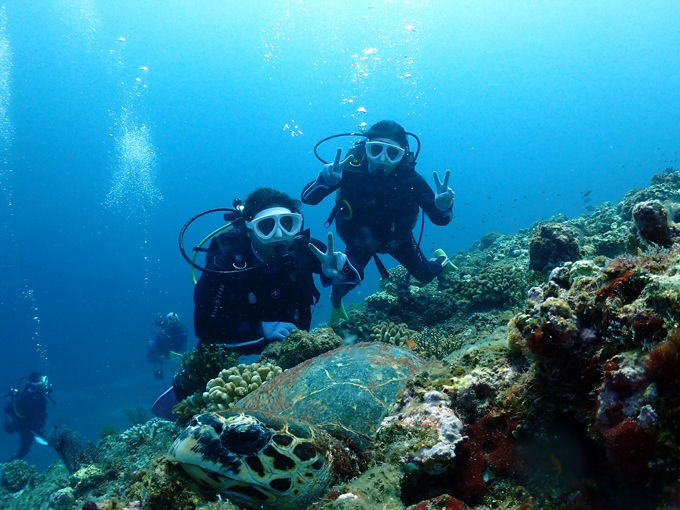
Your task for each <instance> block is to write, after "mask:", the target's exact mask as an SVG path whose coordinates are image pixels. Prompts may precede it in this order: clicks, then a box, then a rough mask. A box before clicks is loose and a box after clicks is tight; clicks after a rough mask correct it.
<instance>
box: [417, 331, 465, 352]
mask: <svg viewBox="0 0 680 510" xmlns="http://www.w3.org/2000/svg"><path fill="white" fill-rule="evenodd" d="M413 339H414V340H415V343H416V345H417V347H418V350H419V351H420V353H421V354H422V355H425V356H434V357H435V358H437V359H442V358H444V357H446V356H448V355H449V354H451V353H452V352H454V351H457V350H458V349H460V348H461V347H462V346H463V339H462V338H460V337H457V336H455V335H452V334H450V333H448V332H446V331H445V330H443V329H442V328H438V327H434V328H428V327H427V326H426V327H424V328H423V329H422V330H421V331H420V332H418V333H416V334H415V335H414V336H413Z"/></svg>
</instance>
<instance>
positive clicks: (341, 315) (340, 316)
mask: <svg viewBox="0 0 680 510" xmlns="http://www.w3.org/2000/svg"><path fill="white" fill-rule="evenodd" d="M347 319H349V317H347V312H346V311H345V307H344V306H343V305H342V301H340V306H339V307H338V308H335V307H334V306H333V305H332V304H331V319H330V321H329V322H330V323H331V326H335V325H336V324H339V323H340V321H341V320H342V321H346V320H347Z"/></svg>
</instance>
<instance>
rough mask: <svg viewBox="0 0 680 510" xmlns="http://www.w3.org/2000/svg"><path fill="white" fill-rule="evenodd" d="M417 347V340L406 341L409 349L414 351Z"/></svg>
mask: <svg viewBox="0 0 680 510" xmlns="http://www.w3.org/2000/svg"><path fill="white" fill-rule="evenodd" d="M417 345H418V344H417V343H416V342H415V340H411V339H410V338H409V339H408V340H406V347H408V348H409V349H413V348H414V347H416V346H417Z"/></svg>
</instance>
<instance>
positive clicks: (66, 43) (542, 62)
mask: <svg viewBox="0 0 680 510" xmlns="http://www.w3.org/2000/svg"><path fill="white" fill-rule="evenodd" d="M258 4H259V5H258ZM679 32H680V9H679V8H678V6H677V2H674V1H670V0H669V1H663V0H650V1H648V2H644V3H640V2H634V1H631V0H619V1H612V0H602V1H598V2H592V1H585V0H583V1H581V0H569V1H551V2H539V1H527V0H510V1H508V0H503V1H500V0H498V1H491V0H486V1H479V0H474V1H472V0H470V1H457V0H441V1H435V0H433V1H427V0H413V1H410V2H404V1H397V0H395V1H386V2H385V1H375V2H371V1H367V2H364V1H359V0H351V1H350V0H347V1H341V0H326V1H323V2H322V1H304V2H303V1H292V0H291V1H281V0H268V1H266V2H250V3H243V2H234V1H229V0H204V1H201V2H183V1H182V2H180V1H177V0H163V1H159V0H147V1H144V2H138V1H130V0H125V1H118V2H103V1H99V0H57V1H54V0H53V1H46V0H45V1H40V0H21V1H19V0H12V1H10V2H9V3H6V4H4V7H2V9H1V10H0V183H1V185H0V198H1V199H2V201H1V202H0V218H1V219H2V226H1V228H0V256H1V257H2V258H1V259H0V264H1V267H2V270H3V277H2V279H1V281H0V325H1V326H2V330H3V334H2V340H1V341H2V348H3V356H2V357H0V374H2V376H1V377H2V384H4V385H5V387H7V388H9V387H11V386H13V385H14V384H15V383H16V381H17V380H18V379H19V378H20V377H21V376H23V375H26V374H28V373H29V372H31V371H33V370H41V371H44V372H46V373H48V374H49V376H50V379H51V381H52V382H53V384H54V387H55V391H54V397H55V399H56V400H57V402H58V404H57V405H51V404H50V406H49V408H48V411H49V418H48V427H49V426H51V425H52V424H54V423H55V422H57V423H60V424H67V425H69V426H71V427H72V428H74V429H76V430H78V431H80V432H81V433H83V434H85V435H86V436H87V437H88V438H89V439H91V440H95V441H96V440H97V439H98V431H99V429H100V428H101V426H102V425H104V424H106V423H115V424H117V425H118V426H119V428H123V427H125V426H127V425H129V424H128V423H127V422H126V417H125V413H124V410H125V408H126V407H134V405H136V404H142V405H145V406H147V407H148V406H149V405H150V403H151V402H152V401H153V398H154V396H155V395H157V394H158V393H160V392H161V391H162V390H163V389H164V388H165V387H166V386H167V385H168V380H167V379H166V380H165V381H156V380H155V379H153V377H152V375H151V374H152V372H153V370H154V368H153V367H152V366H151V365H148V364H147V363H146V360H145V349H146V343H147V341H148V340H149V339H150V338H151V333H150V332H149V326H150V324H151V322H152V321H153V320H154V319H155V318H156V317H157V316H158V314H161V313H162V314H165V313H167V312H168V311H175V312H177V313H178V314H179V316H180V319H181V320H182V321H183V322H184V323H185V324H187V325H188V326H190V329H192V328H191V326H192V319H191V317H192V312H193V302H192V287H193V284H192V282H191V279H190V275H189V270H188V265H187V264H186V263H185V262H184V260H183V259H182V257H181V255H180V253H179V250H178V249H177V237H178V234H179V231H180V228H181V227H182V225H183V224H184V223H185V222H186V221H187V220H188V219H189V218H190V217H192V216H193V215H194V214H197V213H198V212H200V211H203V210H205V209H208V208H212V207H228V206H230V205H231V202H232V200H233V199H234V198H237V197H241V198H245V196H246V195H247V194H248V193H249V192H250V191H251V190H253V189H255V188H257V187H259V186H263V185H266V186H273V187H276V188H279V189H281V190H283V191H286V192H288V193H289V194H291V195H294V196H299V193H300V191H301V189H302V187H303V185H304V184H305V183H306V182H308V181H310V180H312V179H313V178H314V177H315V175H316V174H317V172H318V171H319V169H320V164H319V162H318V161H316V160H315V158H314V156H313V154H312V149H313V146H314V144H315V143H316V142H317V141H318V140H320V139H321V138H323V137H326V136H330V135H332V134H335V133H341V132H348V131H353V130H357V129H358V125H359V123H361V122H366V123H367V124H368V125H371V124H372V123H374V122H377V121H379V120H382V119H392V120H396V121H398V122H400V123H402V124H403V125H404V126H405V127H406V129H407V130H408V131H412V132H414V133H416V134H417V135H418V136H419V137H420V139H421V140H422V153H421V154H420V157H419V159H418V170H419V171H420V172H421V173H422V174H423V175H424V176H425V177H426V179H427V180H428V181H430V182H432V177H431V173H432V171H433V170H436V171H438V172H442V171H444V170H445V169H447V168H450V169H451V171H452V176H451V186H452V187H453V189H454V191H455V193H456V206H455V220H454V222H453V223H452V224H451V225H449V226H448V227H444V228H442V227H434V226H432V225H429V224H427V225H426V227H425V234H426V236H427V237H426V238H424V241H423V247H424V249H425V251H429V250H433V249H434V248H435V247H442V248H444V249H445V250H446V251H447V252H448V253H455V252H456V251H458V250H461V249H466V248H467V247H469V246H470V244H471V243H472V242H473V241H474V240H476V239H477V238H479V237H480V236H481V235H483V234H485V233H487V232H490V231H496V232H504V233H511V232H514V231H516V230H517V229H519V228H527V227H530V226H531V225H532V223H533V222H535V221H537V220H539V219H541V218H545V217H548V216H551V215H554V214H557V213H564V214H566V215H567V216H569V217H575V216H578V215H579V214H583V213H585V212H586V210H585V209H584V207H585V206H587V205H596V204H598V203H601V202H604V201H612V202H618V201H620V200H621V199H622V198H623V196H624V194H625V193H626V192H627V191H628V190H630V189H631V188H634V187H643V186H647V185H648V184H649V179H650V176H651V175H652V174H654V173H656V172H658V171H660V170H663V169H665V168H667V167H669V166H673V165H675V166H676V168H677V166H678V163H677V162H676V161H677V159H676V158H677V155H676V151H677V150H678V149H680V147H679V146H678V145H679V142H678V138H677V133H678V125H677V119H678V118H679V117H680V95H678V94H677V91H678V89H679V85H680V83H679V81H680V62H679V61H678V59H679V58H680V51H678V43H677V41H678V40H680V33H679ZM359 108H363V109H365V111H366V113H362V112H361V111H357V110H358V109H359ZM338 142H339V144H340V145H342V146H345V147H346V145H347V142H348V141H347V140H340V141H338ZM337 146H338V144H336V141H333V142H331V143H329V144H327V145H325V146H323V147H322V154H323V155H324V156H325V157H326V158H331V157H332V154H333V152H334V150H335V148H336V147H337ZM588 190H592V192H591V194H590V198H591V199H592V202H590V204H588V203H586V202H584V201H583V200H582V194H583V193H585V192H586V191H588ZM331 205H332V199H330V198H329V199H326V200H325V201H324V203H323V204H322V205H320V206H317V207H314V208H312V207H306V208H304V212H305V214H306V224H307V226H310V227H311V228H312V232H313V234H315V235H316V236H317V237H320V238H321V239H325V230H324V229H323V222H324V220H325V219H326V217H327V215H328V213H329V211H330V208H331ZM217 225H219V221H218V218H213V219H212V220H206V221H205V222H199V224H198V225H197V226H196V229H195V230H194V231H192V232H191V233H190V234H188V239H189V241H188V244H189V245H192V243H193V244H195V243H197V242H198V240H200V238H201V237H202V235H205V234H206V233H207V232H209V231H210V229H212V228H215V227H216V226H217ZM384 261H385V262H386V263H387V265H388V266H392V265H393V261H391V260H390V259H389V257H384ZM376 280H377V273H376V272H375V270H374V269H371V270H370V271H369V272H368V274H367V278H366V282H365V283H364V285H362V287H361V288H359V289H357V290H356V291H355V292H354V293H352V294H351V295H350V297H351V298H352V299H355V300H362V299H363V298H364V297H365V296H366V295H368V294H370V293H372V292H374V291H375V289H376V285H375V282H376ZM328 308H329V304H328V299H327V294H326V293H324V299H323V300H322V303H321V308H320V310H318V312H317V313H318V315H317V318H316V320H317V322H318V321H319V320H323V319H325V318H326V317H327V313H328ZM191 342H192V344H191V345H193V342H195V338H194V337H193V334H192V336H191ZM0 437H2V440H1V442H0V461H3V460H4V459H6V458H8V457H9V456H10V455H11V453H13V452H14V451H15V450H16V448H17V447H18V438H17V437H16V436H8V435H6V434H3V435H2V436H0ZM55 458H56V457H55V455H54V453H53V452H51V451H50V450H49V449H48V448H46V447H41V446H39V445H35V446H34V447H33V449H32V451H31V453H30V454H29V456H28V457H27V460H28V461H30V462H32V463H36V464H37V465H38V466H39V467H41V468H44V467H45V466H47V465H48V464H49V462H51V461H52V460H54V459H55Z"/></svg>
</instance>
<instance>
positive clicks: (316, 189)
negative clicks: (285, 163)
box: [300, 172, 340, 205]
mask: <svg viewBox="0 0 680 510" xmlns="http://www.w3.org/2000/svg"><path fill="white" fill-rule="evenodd" d="M321 173H322V172H319V175H318V176H317V178H316V180H315V181H312V182H310V183H309V184H307V185H306V186H305V187H304V189H303V190H302V196H301V197H300V199H301V200H302V203H303V204H307V205H317V204H318V203H320V202H321V201H322V200H323V199H324V198H326V197H327V196H328V195H330V194H331V193H333V192H334V191H335V190H337V189H338V188H339V187H340V183H338V184H334V185H330V184H327V183H326V181H324V180H323V176H322V175H321Z"/></svg>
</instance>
